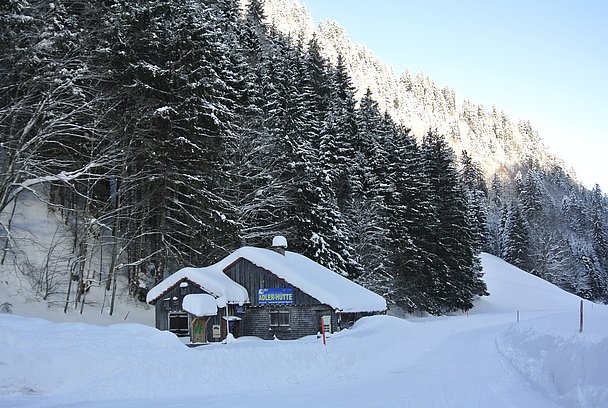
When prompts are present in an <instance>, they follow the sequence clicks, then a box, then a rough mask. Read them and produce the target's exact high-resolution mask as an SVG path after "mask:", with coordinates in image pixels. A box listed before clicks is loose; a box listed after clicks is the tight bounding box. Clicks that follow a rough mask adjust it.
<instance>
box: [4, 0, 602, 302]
mask: <svg viewBox="0 0 608 408" xmlns="http://www.w3.org/2000/svg"><path fill="white" fill-rule="evenodd" d="M355 91H356V90H355V88H354V86H353V83H352V81H351V78H350V76H349V73H348V71H347V69H346V64H345V61H344V60H343V58H338V61H337V63H336V64H330V63H329V61H328V60H326V59H325V58H324V57H323V56H322V53H321V52H320V50H319V44H318V42H317V39H316V38H315V37H313V38H312V39H311V40H309V41H304V40H303V39H302V38H293V37H286V36H285V35H283V34H281V33H279V32H278V31H277V30H275V29H274V27H273V26H272V25H271V24H269V23H268V22H267V21H266V18H265V14H264V8H263V4H262V2H261V0H251V1H249V2H248V3H247V5H246V7H245V8H244V9H241V7H240V3H239V2H238V1H237V0H206V1H197V0H187V1H184V0H179V1H178V0H163V1H159V0H121V1H117V0H105V1H97V2H90V1H84V0H56V1H54V2H48V1H40V0H11V1H2V2H0V211H2V213H4V214H5V217H4V218H3V219H2V225H0V245H1V246H0V257H1V263H2V264H3V265H5V264H8V263H9V260H10V258H11V257H13V256H16V254H18V252H19V250H20V249H19V243H18V242H14V241H13V240H12V239H11V236H12V235H11V228H12V225H11V213H14V212H15V207H16V206H17V203H18V202H19V197H20V195H21V194H23V193H24V192H26V191H27V192H35V193H36V194H37V195H38V196H39V199H40V200H43V201H44V202H45V203H46V205H47V206H48V209H49V212H53V213H54V214H57V215H58V216H60V217H61V219H62V220H63V221H64V223H65V225H66V226H67V227H68V228H69V229H70V231H71V246H72V251H71V253H70V254H69V258H70V262H68V263H67V264H66V265H69V267H66V270H65V276H66V278H65V281H62V283H61V284H58V285H57V286H53V287H50V288H49V287H48V286H47V287H46V288H45V289H44V290H42V289H41V290H40V291H39V293H41V294H42V295H41V296H44V295H48V294H49V293H48V292H58V293H63V292H65V291H66V290H67V285H68V283H67V282H68V281H69V282H72V281H74V282H75V285H76V287H80V286H82V285H81V284H82V282H84V281H87V280H94V281H96V282H98V283H99V284H101V285H105V287H106V289H107V290H108V291H112V290H114V291H115V290H116V285H117V282H118V281H119V278H122V279H124V280H125V281H126V282H128V290H129V293H130V294H131V295H132V296H133V297H134V298H136V299H139V300H142V301H143V300H145V296H146V293H147V291H148V290H149V289H150V288H151V287H152V286H154V285H155V284H156V283H158V282H159V281H161V280H162V279H163V278H164V277H166V276H167V275H168V274H170V273H173V272H174V271H176V270H177V269H179V268H181V267H184V266H206V265H210V264H212V263H214V262H216V261H218V260H219V259H221V258H223V257H225V256H226V255H228V254H229V253H231V252H232V251H234V250H235V249H237V248H239V247H241V246H244V245H250V246H261V247H266V246H269V244H270V242H271V241H272V237H273V236H275V235H283V236H285V237H287V239H288V244H289V248H288V249H289V250H291V251H294V252H298V253H301V254H303V255H306V256H307V257H309V258H311V259H313V260H315V261H317V262H319V263H321V264H322V265H324V266H326V267H328V268H330V269H332V270H333V271H335V272H336V273H340V274H342V275H344V276H346V277H348V278H350V279H352V280H354V281H356V282H358V283H360V284H362V285H363V286H365V287H367V288H369V289H371V290H373V291H375V292H377V293H378V294H381V295H383V296H385V297H386V298H387V299H388V300H389V301H390V302H392V303H394V304H396V305H398V306H400V307H402V308H404V309H405V310H407V311H410V312H414V311H416V312H418V311H421V312H427V313H430V314H444V313H448V312H452V311H458V310H468V309H470V308H471V307H472V306H473V303H472V302H473V300H474V299H475V298H476V297H478V296H482V295H484V294H486V287H485V284H484V283H483V281H482V279H481V264H480V259H479V254H480V253H481V252H482V251H485V252H489V253H492V254H495V255H498V256H500V257H502V258H503V259H505V260H506V261H508V262H510V263H512V264H514V265H516V266H518V267H520V268H522V269H524V270H526V271H528V272H530V273H533V274H535V275H537V276H540V277H542V278H543V279H546V280H549V281H550V282H553V283H555V284H556V285H558V286H560V287H562V288H565V289H567V290H569V291H570V292H573V293H576V294H578V295H580V296H583V297H585V298H587V299H592V300H597V301H601V302H607V301H608V200H607V197H606V195H605V194H604V193H603V192H602V191H601V189H600V187H599V186H596V187H595V188H593V189H592V190H588V189H586V188H584V187H583V186H581V185H580V184H579V183H578V182H576V181H575V180H574V179H572V178H571V177H570V176H569V175H568V174H567V173H566V172H565V171H564V170H563V169H562V168H560V167H558V166H543V165H541V164H539V163H536V162H534V161H531V160H526V161H523V162H521V163H519V164H517V165H516V166H513V167H512V168H505V169H502V171H500V172H496V173H495V174H486V173H484V171H483V170H482V169H481V167H480V166H479V165H478V164H477V161H476V158H475V157H471V156H470V155H469V154H468V153H467V152H460V151H458V152H457V151H454V150H453V148H452V147H451V146H450V144H449V143H448V141H447V140H446V138H445V137H444V135H442V134H440V132H438V131H437V130H435V129H432V128H430V129H429V130H428V132H427V133H426V134H425V135H424V136H423V137H418V138H416V137H415V136H413V134H412V133H411V131H410V130H409V129H408V127H407V124H400V123H397V122H396V121H394V120H393V119H392V118H391V116H390V115H389V114H387V113H385V112H383V111H382V110H381V109H380V108H379V106H378V103H377V102H376V101H375V99H374V95H373V93H372V92H371V91H369V90H368V91H367V92H364V93H363V95H364V96H363V97H362V98H359V99H356V98H355V93H356V92H355ZM93 245H96V246H100V245H101V246H103V248H104V253H105V257H106V258H105V259H106V260H107V261H104V264H103V266H102V267H100V268H99V270H96V271H90V270H89V269H87V268H85V267H84V265H85V262H86V260H87V257H89V256H90V253H91V247H92V246H93ZM49 256H50V255H49ZM0 268H2V266H1V265H0ZM43 283H44V282H40V283H39V284H41V285H42V284H43ZM46 283H47V284H48V282H46Z"/></svg>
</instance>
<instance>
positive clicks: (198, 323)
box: [190, 317, 208, 343]
mask: <svg viewBox="0 0 608 408" xmlns="http://www.w3.org/2000/svg"><path fill="white" fill-rule="evenodd" d="M207 320H208V318H206V317H205V318H202V317H197V318H195V319H193V320H192V332H191V333H192V336H191V339H190V341H192V343H207Z"/></svg>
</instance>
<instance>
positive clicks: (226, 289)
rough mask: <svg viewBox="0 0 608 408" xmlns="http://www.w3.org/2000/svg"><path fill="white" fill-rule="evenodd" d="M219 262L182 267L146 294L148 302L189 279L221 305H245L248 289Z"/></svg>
mask: <svg viewBox="0 0 608 408" xmlns="http://www.w3.org/2000/svg"><path fill="white" fill-rule="evenodd" d="M223 270H224V268H223V267H221V265H220V264H219V263H217V264H215V265H211V266H208V267H206V268H182V269H180V270H179V271H177V272H175V273H174V274H172V275H171V276H169V277H167V278H166V279H165V280H163V281H162V282H160V283H159V284H158V285H156V286H154V287H153V288H152V289H150V291H149V292H148V295H147V296H146V302H147V303H154V302H155V301H156V300H158V299H159V298H161V297H162V296H163V295H164V294H165V293H167V292H168V291H170V290H171V289H173V288H174V287H175V286H176V285H178V284H179V283H181V282H185V281H189V282H192V283H194V284H195V285H197V286H199V287H200V288H201V289H202V290H204V291H205V292H207V293H209V294H211V295H213V296H214V297H215V298H216V299H217V304H218V306H220V307H223V306H222V305H226V303H232V304H235V303H236V304H239V305H243V304H245V303H248V302H249V294H248V293H247V290H246V289H245V288H244V287H242V286H241V285H239V284H238V283H236V282H235V281H233V280H232V279H230V278H229V277H228V276H226V274H225V273H224V272H223Z"/></svg>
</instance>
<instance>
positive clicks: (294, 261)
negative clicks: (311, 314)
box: [146, 247, 386, 313]
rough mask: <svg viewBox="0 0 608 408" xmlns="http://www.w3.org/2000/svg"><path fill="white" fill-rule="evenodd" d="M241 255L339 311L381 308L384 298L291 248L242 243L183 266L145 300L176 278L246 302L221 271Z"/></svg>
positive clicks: (230, 300) (244, 292)
mask: <svg viewBox="0 0 608 408" xmlns="http://www.w3.org/2000/svg"><path fill="white" fill-rule="evenodd" d="M241 258H244V259H247V260H248V261H250V262H252V263H253V264H255V265H257V266H259V267H261V268H264V269H266V270H268V271H270V272H272V273H273V274H275V275H276V276H278V277H279V278H281V279H284V280H285V281H286V282H287V283H289V284H291V285H293V286H295V287H296V288H298V289H300V290H301V291H302V292H304V293H307V294H308V295H310V296H312V297H314V298H315V299H317V300H318V301H319V302H321V303H323V304H326V305H329V306H331V307H332V308H334V309H335V310H337V311H339V312H342V313H358V312H381V311H384V310H386V300H385V299H384V298H383V297H382V296H380V295H377V294H375V293H374V292H372V291H370V290H368V289H366V288H364V287H363V286H360V285H358V284H356V283H355V282H353V281H351V280H349V279H347V278H345V277H343V276H341V275H338V274H337V273H335V272H332V271H331V270H329V269H327V268H326V267H324V266H322V265H320V264H318V263H316V262H314V261H313V260H311V259H309V258H307V257H305V256H303V255H300V254H296V253H294V252H290V251H285V255H281V254H279V253H277V252H275V251H272V250H269V249H265V248H253V247H243V248H240V249H237V250H236V251H234V252H233V253H232V254H230V255H228V256H227V257H226V258H224V259H222V260H221V261H219V262H218V263H216V264H214V265H211V266H208V267H206V268H183V269H180V270H179V271H177V272H175V273H174V274H173V275H171V276H169V277H168V278H167V279H165V280H164V281H162V282H161V283H159V284H158V285H156V286H155V287H154V288H152V289H151V290H150V292H148V296H147V298H146V301H147V302H148V303H150V302H152V301H154V300H156V299H158V298H159V297H160V296H162V295H163V294H164V293H165V292H166V291H168V290H169V289H171V288H172V287H173V286H174V285H176V284H177V283H178V282H180V281H183V280H185V279H188V280H190V281H192V282H194V283H196V284H197V285H199V286H200V287H201V288H203V289H204V290H205V291H206V292H208V293H211V294H212V295H214V296H218V297H219V299H218V301H219V303H218V306H219V307H223V306H222V305H221V301H222V300H223V302H224V305H225V303H226V302H227V303H238V304H240V305H242V304H244V303H248V302H249V296H248V294H247V290H246V289H245V288H243V287H242V286H241V285H239V284H238V283H236V282H234V281H233V280H231V279H230V278H229V277H228V276H227V275H226V274H225V273H224V272H223V271H224V270H225V269H226V268H227V267H229V266H230V265H232V264H233V263H234V262H236V261H238V260H239V259H241Z"/></svg>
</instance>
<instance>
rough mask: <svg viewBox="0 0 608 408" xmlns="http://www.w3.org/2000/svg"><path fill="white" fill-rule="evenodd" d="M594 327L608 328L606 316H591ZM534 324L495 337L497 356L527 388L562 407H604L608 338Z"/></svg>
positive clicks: (543, 321)
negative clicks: (509, 363) (527, 384)
mask: <svg viewBox="0 0 608 408" xmlns="http://www.w3.org/2000/svg"><path fill="white" fill-rule="evenodd" d="M587 317H588V318H594V319H595V320H596V323H597V324H598V326H599V325H602V326H603V327H604V328H605V327H607V326H608V317H607V315H606V314H605V313H603V314H598V313H592V314H591V316H587ZM563 320H564V319H563V316H561V315H560V318H559V319H558V318H557V317H553V318H550V319H538V320H532V321H529V322H525V323H520V324H516V325H513V326H511V327H510V328H509V329H508V330H507V331H506V332H504V334H503V335H501V336H499V337H498V338H497V341H496V343H497V346H498V349H499V350H500V352H501V353H502V354H503V355H504V356H505V357H506V358H507V360H509V361H510V362H511V363H512V364H513V366H514V367H515V368H516V369H517V371H518V372H519V373H520V374H521V375H522V376H523V377H524V378H526V379H527V380H528V381H529V382H530V383H531V384H533V385H534V386H536V387H537V388H538V389H539V390H540V391H541V392H543V393H545V394H546V395H547V396H548V397H549V398H550V399H554V400H557V401H558V402H559V403H561V404H562V405H563V406H565V407H588V408H591V407H597V408H600V407H607V406H608V368H607V367H606V362H607V361H608V336H606V335H605V334H603V335H602V334H598V333H591V334H585V333H584V332H583V333H577V332H576V331H575V330H570V331H568V330H563V328H562V329H559V328H557V327H559V326H560V325H559V324H554V325H553V328H549V327H548V325H547V322H553V323H557V322H558V321H563Z"/></svg>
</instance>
